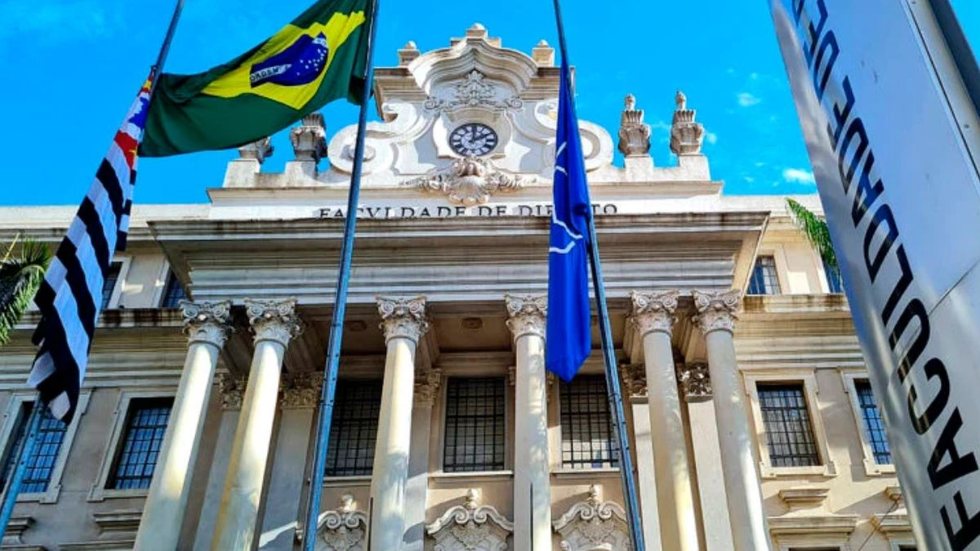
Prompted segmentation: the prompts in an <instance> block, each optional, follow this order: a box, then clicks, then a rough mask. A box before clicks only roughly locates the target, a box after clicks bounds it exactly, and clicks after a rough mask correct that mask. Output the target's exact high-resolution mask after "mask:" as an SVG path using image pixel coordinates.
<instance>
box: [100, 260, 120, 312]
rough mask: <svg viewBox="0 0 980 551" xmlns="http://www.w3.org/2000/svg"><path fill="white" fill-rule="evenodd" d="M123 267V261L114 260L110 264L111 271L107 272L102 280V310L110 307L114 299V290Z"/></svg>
mask: <svg viewBox="0 0 980 551" xmlns="http://www.w3.org/2000/svg"><path fill="white" fill-rule="evenodd" d="M121 269H122V263H121V262H113V263H112V264H110V265H109V273H107V274H106V276H105V280H104V281H103V282H102V308H101V309H102V310H105V309H106V308H108V307H109V301H110V300H112V291H114V290H115V289H116V282H117V281H119V271H120V270H121Z"/></svg>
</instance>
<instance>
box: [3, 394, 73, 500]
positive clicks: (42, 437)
mask: <svg viewBox="0 0 980 551" xmlns="http://www.w3.org/2000/svg"><path fill="white" fill-rule="evenodd" d="M33 407H34V404H33V403H32V402H25V403H24V405H23V406H22V409H21V415H20V419H19V420H18V422H17V427H16V428H15V429H14V430H15V432H14V437H13V438H11V439H10V442H11V443H10V445H9V446H7V458H6V459H5V460H4V469H3V480H0V487H3V486H4V485H6V483H7V480H9V479H10V476H11V475H12V474H13V472H14V469H15V468H16V467H17V461H18V460H19V459H20V458H19V457H18V456H17V452H18V449H19V448H20V446H21V443H22V442H23V441H24V436H25V434H24V433H25V432H26V431H27V423H28V422H29V421H30V417H31V410H32V409H33ZM66 428H67V427H66V426H65V424H64V423H62V422H61V421H59V420H57V419H55V418H54V417H52V416H51V412H50V411H49V410H48V408H44V409H43V410H42V412H41V424H40V429H39V430H38V435H37V439H36V440H35V441H34V449H33V450H32V452H31V456H30V458H29V459H28V462H27V472H26V473H25V474H24V479H23V481H22V482H21V486H20V493H22V494H32V493H40V492H46V491H48V483H50V482H51V473H52V471H54V464H55V462H57V460H58V452H60V451H61V442H62V441H63V440H64V439H65V429H66Z"/></svg>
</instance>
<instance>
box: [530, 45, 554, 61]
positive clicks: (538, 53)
mask: <svg viewBox="0 0 980 551" xmlns="http://www.w3.org/2000/svg"><path fill="white" fill-rule="evenodd" d="M531 59H533V60H534V62H535V63H537V64H538V67H554V65H555V49H554V48H552V47H551V45H549V44H548V41H546V40H542V41H540V42H538V43H537V45H535V46H534V48H532V49H531Z"/></svg>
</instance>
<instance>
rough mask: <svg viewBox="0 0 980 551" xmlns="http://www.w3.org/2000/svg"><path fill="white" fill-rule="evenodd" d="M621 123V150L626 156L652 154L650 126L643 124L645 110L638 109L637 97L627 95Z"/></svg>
mask: <svg viewBox="0 0 980 551" xmlns="http://www.w3.org/2000/svg"><path fill="white" fill-rule="evenodd" d="M625 104H626V105H625V108H624V109H623V115H622V117H620V122H619V150H620V151H621V152H622V153H623V155H626V156H628V157H629V156H632V157H637V156H643V155H649V153H650V125H649V124H644V123H643V110H642V109H637V108H636V97H634V96H633V94H627V96H626V101H625Z"/></svg>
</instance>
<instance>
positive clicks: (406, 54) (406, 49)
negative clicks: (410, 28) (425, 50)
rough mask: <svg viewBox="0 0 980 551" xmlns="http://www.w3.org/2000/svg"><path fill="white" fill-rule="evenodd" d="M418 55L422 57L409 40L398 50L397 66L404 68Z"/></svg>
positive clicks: (416, 47)
mask: <svg viewBox="0 0 980 551" xmlns="http://www.w3.org/2000/svg"><path fill="white" fill-rule="evenodd" d="M420 55H422V53H421V52H419V48H418V46H416V45H415V42H414V41H412V40H409V41H408V42H406V43H405V45H404V46H402V47H401V49H399V50H398V65H399V66H400V67H405V66H406V65H408V64H409V63H411V62H412V61H414V60H415V58H417V57H419V56H420Z"/></svg>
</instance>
